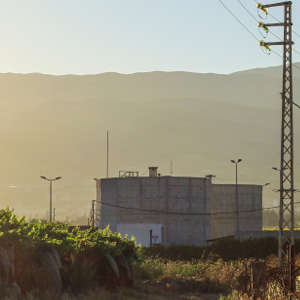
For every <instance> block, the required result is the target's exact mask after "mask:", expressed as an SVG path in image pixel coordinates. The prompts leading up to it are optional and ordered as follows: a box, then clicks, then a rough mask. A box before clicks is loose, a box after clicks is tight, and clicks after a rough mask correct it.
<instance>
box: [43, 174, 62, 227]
mask: <svg viewBox="0 0 300 300" xmlns="http://www.w3.org/2000/svg"><path fill="white" fill-rule="evenodd" d="M41 178H42V179H44V180H47V181H49V182H50V211H49V221H50V222H52V182H53V181H56V180H59V179H61V178H62V177H60V176H58V177H55V178H47V177H46V176H41Z"/></svg>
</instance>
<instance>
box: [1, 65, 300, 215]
mask: <svg viewBox="0 0 300 300" xmlns="http://www.w3.org/2000/svg"><path fill="white" fill-rule="evenodd" d="M299 75H300V74H299V72H298V70H295V96H296V97H295V101H297V96H298V95H299V88H298V86H299V85H297V83H298V82H299V80H300V76H299ZM280 76H281V69H280V68H268V69H255V70H248V71H244V72H238V73H233V74H230V75H218V74H196V73H187V72H170V73H167V72H151V73H136V74H130V75H123V74H118V73H104V74H98V75H85V76H77V75H65V76H51V75H42V74H25V75H24V74H0V97H1V99H2V101H1V109H0V123H1V126H0V140H1V148H0V153H1V156H0V162H1V172H0V179H1V186H0V187H1V188H0V199H2V200H1V201H2V203H1V206H2V205H4V206H6V205H10V206H12V207H14V208H15V209H16V212H17V213H20V214H26V215H35V214H37V213H39V215H45V214H46V211H47V209H48V196H49V193H48V186H47V184H46V182H44V181H42V180H41V179H40V177H39V176H40V175H45V176H49V177H51V176H63V179H62V180H61V181H59V182H56V183H55V184H54V196H53V198H54V206H55V207H56V211H57V217H58V218H59V219H63V218H64V217H65V216H66V215H72V214H77V215H78V214H83V213H88V210H89V207H90V202H91V200H92V199H94V198H95V184H94V182H93V180H92V178H94V177H102V176H105V170H106V167H105V156H106V144H105V143H106V130H107V129H110V132H111V164H110V165H111V174H112V175H114V176H117V175H118V170H119V169H133V170H139V171H140V172H141V173H144V174H147V173H145V172H146V169H147V167H148V166H149V165H158V166H159V167H160V172H161V173H162V175H163V174H168V173H169V163H170V160H171V159H172V160H173V161H174V171H175V173H174V175H184V176H189V175H191V176H202V175H205V174H208V173H213V174H216V175H217V178H216V180H217V182H224V183H229V182H233V181H234V169H233V166H232V164H230V162H229V160H230V159H233V158H236V157H238V156H240V157H242V158H243V159H244V161H243V163H242V164H241V165H240V169H239V170H240V171H239V178H240V180H241V182H244V183H248V182H249V183H257V184H263V183H265V182H270V181H271V182H273V183H274V185H273V187H272V188H276V187H277V183H278V181H279V178H278V174H276V173H274V172H273V171H272V170H271V167H272V166H278V164H279V142H280V132H279V128H280V116H281V115H280V97H279V93H280V91H281V78H280ZM298 99H299V100H298V101H299V102H300V98H298ZM299 118H300V111H299V110H297V109H296V110H295V122H296V125H295V126H296V127H295V133H296V137H295V139H296V147H295V148H296V151H297V150H298V149H299V147H298V146H299V139H298V138H297V137H298V131H299V128H300V127H299V126H300V125H299V122H298V119H299ZM299 163H300V162H299V160H298V159H297V155H296V164H297V165H298V166H299ZM297 165H296V167H297ZM296 171H297V168H296ZM299 179H300V177H299V176H298V174H297V176H296V183H295V185H296V187H298V185H297V180H299ZM8 186H11V187H8ZM14 186H16V187H14ZM272 188H270V189H269V191H267V190H266V194H265V196H266V200H267V201H266V205H271V204H272V200H273V199H277V198H278V195H277V194H275V193H273V192H271V189H272ZM41 211H43V212H44V213H41Z"/></svg>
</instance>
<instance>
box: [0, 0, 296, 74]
mask: <svg viewBox="0 0 300 300" xmlns="http://www.w3.org/2000/svg"><path fill="white" fill-rule="evenodd" d="M223 1H224V2H225V4H226V5H228V7H229V8H230V9H232V11H233V12H234V13H235V14H236V15H237V16H239V17H240V18H241V20H242V21H243V22H244V23H245V24H246V25H247V26H248V28H249V29H250V30H251V31H252V32H253V33H254V34H255V35H256V36H257V37H258V38H259V39H261V36H260V33H259V32H258V30H257V26H256V22H255V21H254V20H253V19H252V18H251V17H250V16H249V15H248V14H247V13H246V12H245V10H243V8H242V7H241V6H240V4H239V1H238V0H223ZM241 1H242V2H243V3H244V4H245V5H246V6H247V7H248V8H249V10H250V11H251V12H252V13H253V14H254V15H255V16H256V17H257V18H259V17H258V16H257V10H256V5H255V1H253V0H241ZM273 2H274V1H270V0H265V1H264V3H273ZM293 2H294V5H293V15H294V16H297V15H298V16H299V15H300V4H299V3H298V4H297V3H296V2H297V1H293ZM298 2H299V1H298ZM270 12H271V13H272V14H274V15H275V16H277V17H279V18H281V17H282V15H283V14H282V9H278V8H274V9H272V10H271V11H270ZM0 18H1V26H0V35H1V41H2V43H1V48H0V58H1V61H0V66H1V68H0V72H18V73H29V72H41V73H51V74H66V73H76V74H90V73H102V72H120V73H133V72H144V71H154V70H162V71H178V70H181V71H192V72H200V73H205V72H214V73H230V72H234V71H239V70H244V69H249V68H255V67H266V66H271V65H279V64H281V59H280V58H279V57H277V56H275V55H270V56H268V55H265V54H263V52H262V51H261V50H260V48H259V46H258V43H257V41H255V39H254V38H253V37H252V36H251V35H250V34H249V33H248V32H247V31H246V30H245V29H244V28H243V27H242V26H241V25H240V24H239V23H237V21H236V20H235V19H234V18H233V17H232V16H231V15H230V14H229V13H228V12H227V11H226V10H225V9H224V8H223V7H222V5H221V4H220V2H219V1H218V0H210V1H203V0H202V1H200V0H188V1H187V0H185V1H184V0H127V1H125V0H43V1H41V0H27V1H20V0H6V1H1V5H0ZM268 21H269V22H270V21H272V22H273V21H274V20H273V19H272V18H271V17H269V18H268ZM294 29H295V30H296V31H297V32H298V33H300V20H299V18H298V20H297V19H296V18H294ZM276 33H278V34H280V35H281V36H282V33H281V32H280V30H276ZM269 40H274V38H273V37H272V36H270V37H269ZM294 40H295V42H296V48H298V49H300V38H299V37H297V36H294ZM276 50H277V51H279V52H281V51H282V50H281V49H280V47H277V49H276ZM299 60H300V55H297V56H296V55H295V56H294V61H299Z"/></svg>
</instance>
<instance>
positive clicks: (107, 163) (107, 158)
mask: <svg viewBox="0 0 300 300" xmlns="http://www.w3.org/2000/svg"><path fill="white" fill-rule="evenodd" d="M106 177H107V178H108V177H109V132H108V130H107V134H106Z"/></svg>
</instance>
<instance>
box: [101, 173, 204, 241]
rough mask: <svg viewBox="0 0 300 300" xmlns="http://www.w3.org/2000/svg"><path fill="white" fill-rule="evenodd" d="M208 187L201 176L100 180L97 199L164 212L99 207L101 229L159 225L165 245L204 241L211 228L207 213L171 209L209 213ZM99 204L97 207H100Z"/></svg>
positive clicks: (114, 229)
mask: <svg viewBox="0 0 300 300" xmlns="http://www.w3.org/2000/svg"><path fill="white" fill-rule="evenodd" d="M209 187H210V183H209V181H208V180H206V179H203V178H185V177H169V176H165V177H151V178H150V177H135V178H133V177H130V178H109V179H102V180H101V189H100V190H101V192H100V191H98V195H99V196H98V200H99V201H100V199H101V201H103V202H104V203H105V202H106V203H110V204H113V205H117V206H121V207H130V208H140V209H145V210H155V211H163V212H169V213H161V214H160V213H157V212H148V211H138V210H126V209H122V208H113V207H108V206H105V205H102V206H101V208H100V209H101V218H100V219H101V221H100V222H98V224H99V225H100V227H101V228H104V227H106V226H107V225H108V224H109V225H110V228H111V229H112V230H113V231H116V230H117V224H162V225H163V227H164V230H163V237H162V240H163V242H164V243H167V244H198V245H200V244H201V245H202V244H205V242H206V239H207V236H208V235H209V230H210V225H209V222H210V219H209V217H207V216H191V215H174V214H172V212H179V213H183V214H186V213H194V212H201V213H203V212H208V211H209V203H208V201H207V195H208V191H209V190H210V189H209ZM99 207H100V206H99Z"/></svg>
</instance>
